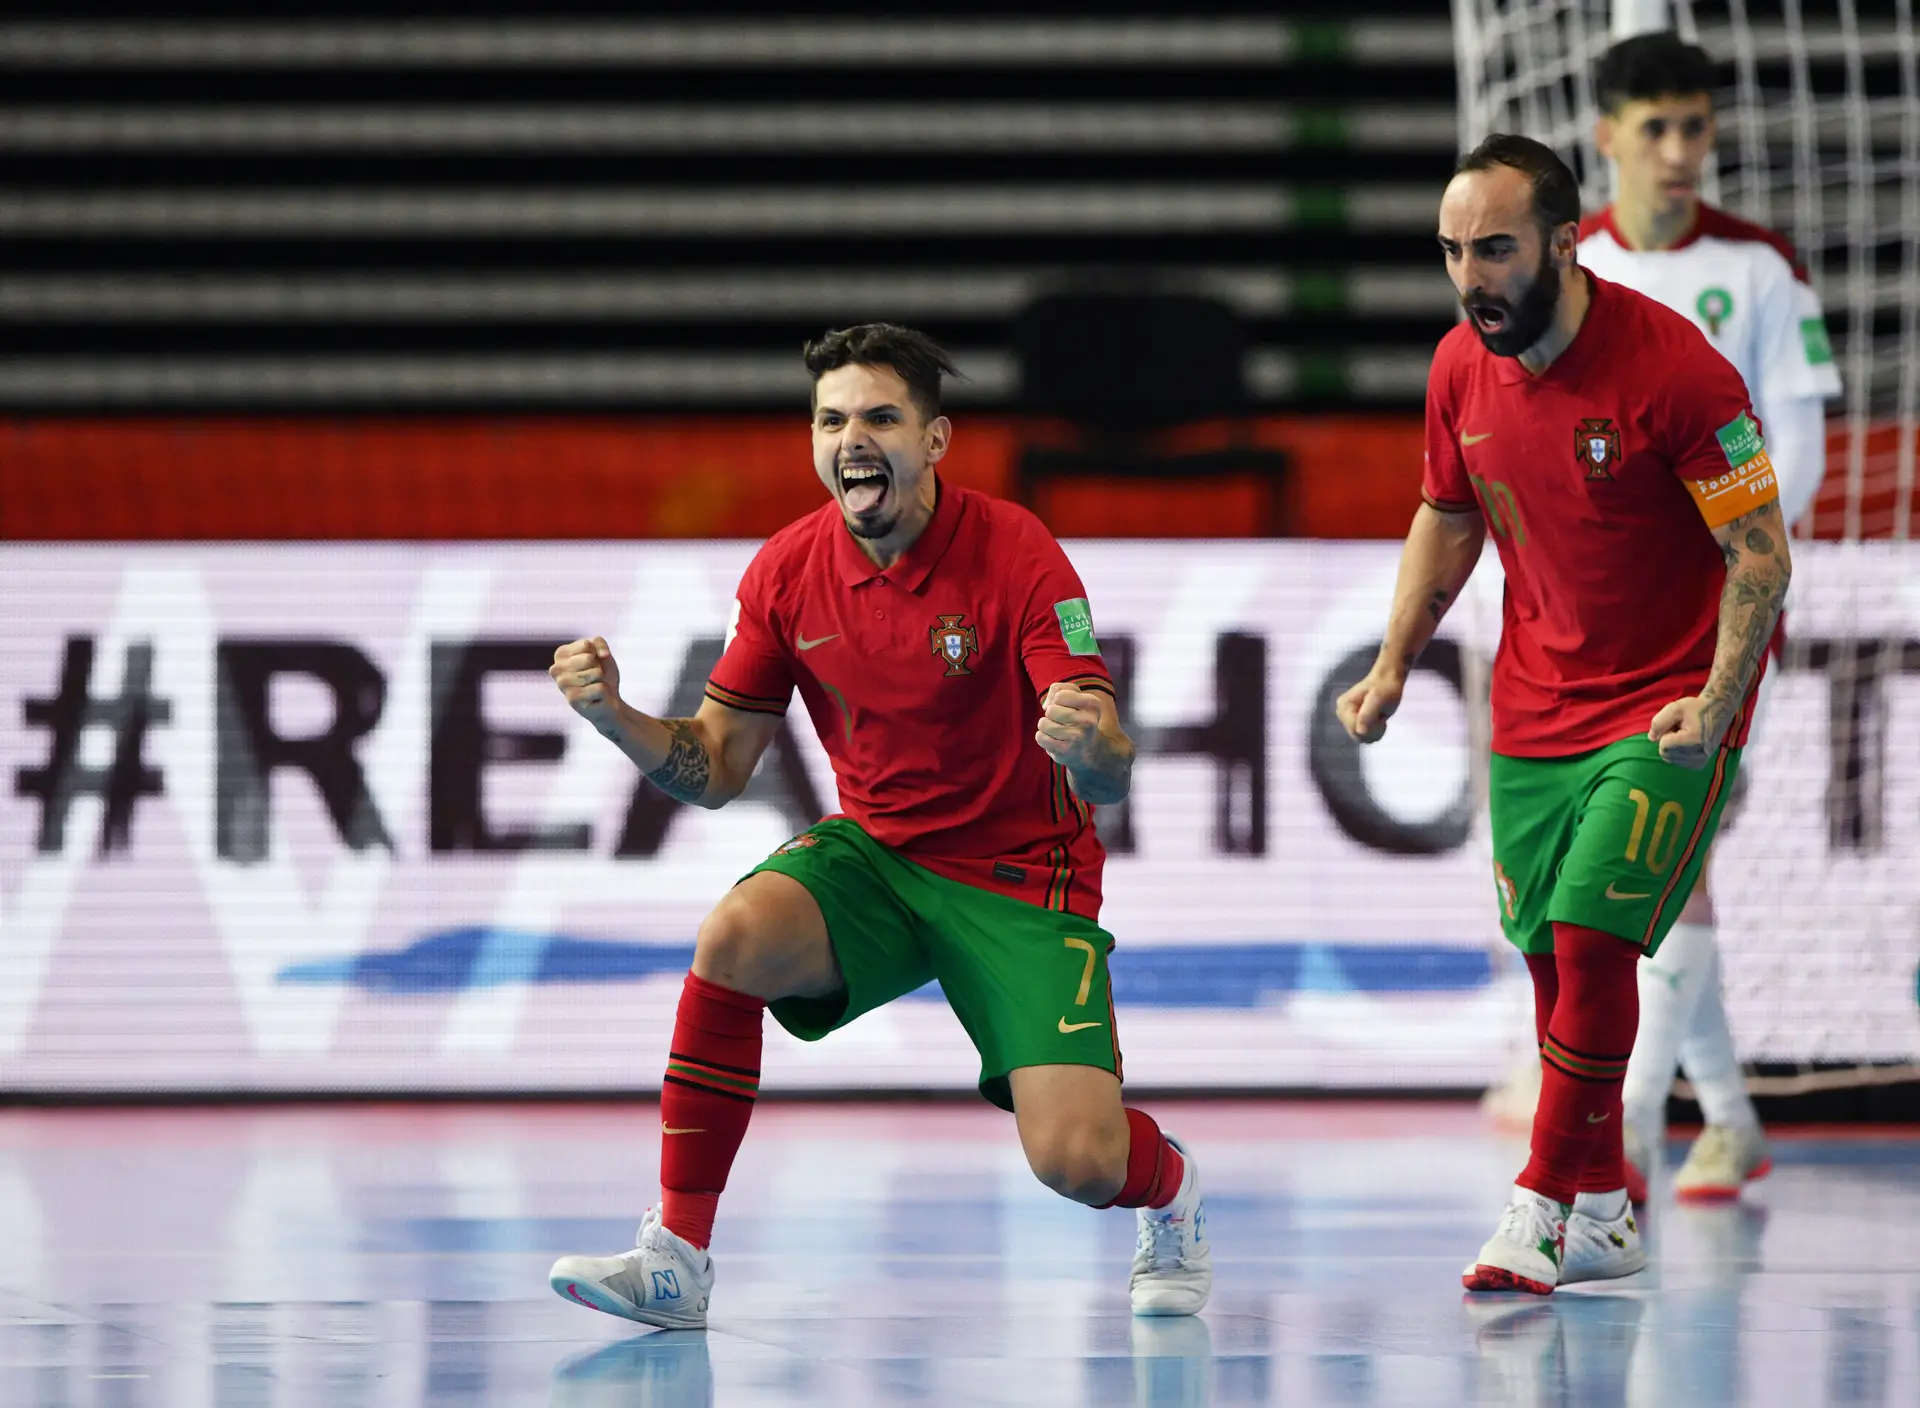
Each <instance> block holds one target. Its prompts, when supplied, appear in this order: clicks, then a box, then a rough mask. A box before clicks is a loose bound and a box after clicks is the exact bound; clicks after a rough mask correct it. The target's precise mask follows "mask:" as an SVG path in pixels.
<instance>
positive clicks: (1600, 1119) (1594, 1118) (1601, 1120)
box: [1587, 1115, 1607, 1124]
mask: <svg viewBox="0 0 1920 1408" xmlns="http://www.w3.org/2000/svg"><path fill="white" fill-rule="evenodd" d="M1606 1122H1607V1116H1605V1115H1588V1116H1587V1123H1588V1124H1605V1123H1606Z"/></svg>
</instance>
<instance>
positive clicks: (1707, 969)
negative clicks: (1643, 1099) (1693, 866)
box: [1642, 871, 1773, 1202]
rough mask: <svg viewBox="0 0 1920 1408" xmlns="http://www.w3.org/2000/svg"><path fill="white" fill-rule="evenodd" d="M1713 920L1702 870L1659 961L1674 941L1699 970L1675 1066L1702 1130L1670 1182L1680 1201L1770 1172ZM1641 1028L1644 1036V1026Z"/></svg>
mask: <svg viewBox="0 0 1920 1408" xmlns="http://www.w3.org/2000/svg"><path fill="white" fill-rule="evenodd" d="M1713 918H1714V916H1713V902H1712V900H1711V899H1710V898H1709V897H1708V893H1707V879H1706V874H1705V872H1704V871H1703V872H1702V874H1701V877H1700V884H1699V886H1698V887H1697V888H1696V889H1695V891H1694V897H1693V900H1692V901H1691V902H1689V904H1688V906H1687V912H1686V913H1685V914H1683V915H1682V916H1681V921H1680V923H1678V924H1676V925H1674V926H1673V932H1672V933H1670V934H1669V935H1668V936H1667V942H1666V943H1665V944H1664V945H1662V947H1661V950H1660V958H1661V960H1662V961H1663V962H1664V961H1665V960H1666V957H1667V950H1668V949H1669V948H1672V947H1673V946H1674V944H1675V942H1676V941H1679V942H1680V943H1681V944H1682V946H1683V948H1684V949H1686V950H1688V951H1690V952H1691V953H1692V955H1693V958H1692V961H1693V962H1694V963H1695V964H1696V965H1697V967H1698V969H1699V977H1698V986H1699V993H1698V995H1697V996H1696V998H1695V999H1694V1003H1693V1008H1692V1011H1691V1012H1690V1013H1689V1014H1688V1016H1687V1019H1686V1021H1685V1023H1684V1025H1683V1028H1682V1030H1681V1032H1680V1037H1679V1062H1680V1069H1681V1071H1683V1072H1684V1073H1685V1075H1686V1077H1687V1080H1688V1082H1689V1083H1690V1084H1691V1085H1692V1086H1693V1094H1694V1099H1695V1100H1697V1101H1698V1102H1699V1104H1700V1117H1701V1119H1702V1120H1703V1121H1704V1122H1705V1124H1706V1128H1705V1129H1704V1130H1702V1131H1701V1133H1700V1137H1699V1138H1698V1139H1696V1140H1695V1141H1694V1144H1693V1147H1692V1148H1691V1149H1690V1150H1688V1151H1687V1157H1686V1160H1685V1161H1684V1162H1683V1163H1682V1164H1681V1166H1680V1169H1679V1171H1678V1172H1677V1173H1675V1174H1674V1177H1673V1191H1674V1196H1675V1197H1677V1198H1679V1199H1680V1200H1681V1201H1683V1202H1694V1201H1708V1202H1711V1201H1714V1200H1719V1199H1727V1198H1736V1197H1738V1196H1739V1195H1740V1189H1741V1188H1742V1186H1744V1185H1745V1184H1746V1183H1748V1182H1750V1181H1752V1180H1753V1179H1757V1178H1764V1177H1765V1176H1766V1175H1767V1173H1768V1172H1769V1171H1770V1170H1771V1169H1772V1168H1773V1160H1772V1157H1771V1155H1770V1154H1769V1153H1768V1150H1767V1141H1766V1135H1765V1134H1764V1133H1763V1132H1762V1130H1761V1128H1760V1116H1759V1113H1758V1112H1757V1111H1756V1110H1755V1109H1754V1108H1753V1099H1752V1097H1751V1096H1749V1095H1748V1094H1747V1076H1746V1071H1745V1070H1744V1069H1743V1068H1742V1067H1741V1065H1740V1055H1739V1052H1738V1050H1737V1049H1736V1048H1735V1046H1734V1044H1733V1028H1732V1027H1731V1026H1730V1025H1729V1023H1728V1021H1727V1008H1726V1001H1725V998H1724V996H1723V994H1722V992H1721V980H1720V941H1719V937H1718V935H1717V934H1716V933H1715V932H1714V927H1713ZM1690 920H1691V921H1694V922H1691V923H1690V922H1689V921H1690ZM1642 1027H1643V1030H1644V1021H1643V1024H1642Z"/></svg>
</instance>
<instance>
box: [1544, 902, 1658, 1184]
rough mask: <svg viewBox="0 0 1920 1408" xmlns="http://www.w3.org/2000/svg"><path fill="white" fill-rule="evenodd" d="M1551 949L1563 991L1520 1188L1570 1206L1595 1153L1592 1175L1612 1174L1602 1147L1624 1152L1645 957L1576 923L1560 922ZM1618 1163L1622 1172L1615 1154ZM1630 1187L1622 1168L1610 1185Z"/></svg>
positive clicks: (1546, 1049) (1547, 1043) (1546, 1047)
mask: <svg viewBox="0 0 1920 1408" xmlns="http://www.w3.org/2000/svg"><path fill="white" fill-rule="evenodd" d="M1553 946H1554V960H1555V964H1556V966H1557V968H1558V969H1559V979H1560V988H1561V992H1560V994H1559V996H1558V997H1557V998H1556V1000H1555V1002H1554V1005H1553V1018H1552V1021H1551V1023H1550V1024H1549V1027H1548V1030H1547V1034H1546V1038H1545V1040H1544V1041H1543V1042H1542V1043H1541V1054H1540V1108H1539V1109H1538V1110H1537V1111H1536V1112H1535V1113H1534V1117H1533V1157H1532V1158H1530V1159H1529V1160H1528V1161H1527V1166H1526V1168H1525V1169H1523V1170H1522V1171H1521V1174H1520V1177H1519V1178H1518V1179H1517V1180H1516V1182H1518V1183H1519V1185H1520V1186H1521V1187H1522V1188H1530V1189H1532V1190H1533V1191H1534V1192H1536V1193H1542V1194H1545V1195H1546V1196H1547V1197H1549V1198H1553V1199H1555V1200H1556V1201H1558V1202H1562V1203H1571V1202H1572V1201H1573V1200H1574V1196H1575V1195H1576V1194H1577V1193H1579V1192H1580V1190H1581V1188H1582V1187H1583V1186H1584V1184H1583V1180H1584V1178H1585V1176H1586V1173H1587V1168H1588V1164H1589V1163H1590V1162H1593V1160H1594V1155H1595V1154H1596V1153H1600V1154H1601V1155H1602V1158H1601V1160H1600V1161H1599V1162H1595V1163H1594V1173H1595V1176H1596V1177H1611V1176H1612V1171H1611V1170H1609V1169H1607V1168H1606V1167H1605V1159H1606V1155H1605V1153H1604V1150H1603V1148H1602V1144H1601V1141H1602V1139H1603V1138H1605V1139H1606V1140H1607V1141H1608V1143H1609V1147H1611V1148H1612V1149H1613V1150H1615V1151H1617V1150H1618V1148H1619V1139H1620V1084H1621V1082H1622V1081H1623V1080H1624V1079H1625V1078H1626V1074H1627V1057H1628V1056H1629V1055H1631V1054H1632V1052H1633V1035H1634V1031H1635V1029H1636V1028H1637V1027H1638V1026H1639V1023H1640V989H1639V987H1638V980H1637V978H1636V975H1635V971H1634V969H1635V965H1636V964H1637V963H1638V962H1639V961H1640V952H1639V950H1638V949H1636V948H1635V947H1634V946H1633V945H1632V944H1630V943H1628V942H1627V941H1626V940H1625V939H1620V938H1616V937H1614V936H1613V935H1612V934H1603V933H1601V932H1600V931H1599V930H1598V929H1586V928H1582V927H1581V926H1579V925H1577V924H1555V925H1554V926H1553ZM1609 1126H1611V1128H1609ZM1613 1158H1614V1166H1615V1167H1616V1168H1617V1167H1618V1155H1617V1152H1616V1153H1615V1154H1614V1155H1613ZM1625 1182H1626V1178H1625V1173H1624V1170H1621V1176H1620V1177H1619V1178H1617V1179H1615V1181H1613V1182H1611V1183H1609V1184H1608V1185H1607V1187H1608V1188H1609V1189H1611V1188H1619V1187H1621V1186H1623V1185H1624V1184H1625Z"/></svg>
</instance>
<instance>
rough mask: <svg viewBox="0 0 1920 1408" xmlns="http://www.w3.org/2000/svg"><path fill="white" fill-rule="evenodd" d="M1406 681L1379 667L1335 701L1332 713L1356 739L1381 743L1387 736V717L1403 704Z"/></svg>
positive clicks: (1363, 741)
mask: <svg viewBox="0 0 1920 1408" xmlns="http://www.w3.org/2000/svg"><path fill="white" fill-rule="evenodd" d="M1405 688H1406V681H1405V680H1404V679H1401V678H1398V677H1396V676H1394V675H1393V674H1391V673H1389V672H1386V671H1383V670H1381V669H1379V668H1378V667H1375V668H1374V669H1373V670H1371V671H1369V672H1368V674H1367V677H1366V678H1365V679H1363V680H1361V681H1360V683H1359V684H1357V685H1355V686H1354V687H1353V688H1352V689H1350V690H1348V691H1347V692H1346V693H1345V694H1343V695H1341V696H1340V697H1339V699H1337V700H1335V701H1334V705H1333V712H1334V714H1335V715H1336V716H1337V717H1338V718H1339V720H1340V724H1341V727H1343V728H1345V729H1346V731H1347V732H1348V734H1350V735H1351V736H1352V737H1353V738H1354V739H1355V740H1357V741H1358V742H1361V743H1378V742H1379V741H1380V740H1381V739H1383V738H1385V737H1386V736H1387V720H1388V719H1390V718H1392V717H1393V711H1394V710H1395V709H1398V708H1399V707H1400V695H1401V692H1402V691H1403V690H1404V689H1405Z"/></svg>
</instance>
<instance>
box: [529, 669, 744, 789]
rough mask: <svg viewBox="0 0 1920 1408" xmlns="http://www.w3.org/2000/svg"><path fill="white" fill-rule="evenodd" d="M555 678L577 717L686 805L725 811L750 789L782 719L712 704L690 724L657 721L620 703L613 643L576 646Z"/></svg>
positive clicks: (552, 671) (705, 703)
mask: <svg viewBox="0 0 1920 1408" xmlns="http://www.w3.org/2000/svg"><path fill="white" fill-rule="evenodd" d="M547 673H548V674H549V675H551V676H552V677H553V682H554V683H555V684H556V685H558V686H559V687H560V692H561V693H562V694H563V695H565V696H566V700H567V703H569V704H571V705H572V706H573V708H574V711H575V712H576V713H578V714H579V715H580V716H581V717H582V718H584V719H586V720H587V721H588V722H589V723H591V724H592V725H593V726H594V728H595V729H596V730H597V731H598V732H599V733H600V735H601V736H602V737H603V738H606V739H609V740H610V741H612V743H613V744H614V745H615V746H616V747H618V748H619V749H620V751H621V752H622V753H625V754H626V755H627V757H628V758H630V759H631V760H632V761H633V765H634V766H635V767H637V768H639V769H640V771H641V772H643V773H645V774H646V775H647V779H648V780H649V781H650V782H652V783H653V784H654V785H655V786H656V787H658V788H659V789H660V790H661V791H662V792H665V793H666V794H667V795H668V796H669V797H672V798H675V799H676V800H678V801H682V802H687V803H690V804H691V805H693V806H696V807H706V808H709V809H712V808H716V807H724V806H725V805H726V804H727V803H728V802H731V801H732V800H733V799H734V798H735V797H738V796H739V795H740V793H741V792H742V791H744V790H745V788H746V785H747V779H749V778H750V777H752V776H753V770H754V768H755V767H756V766H757V765H758V764H759V762H760V755H761V754H762V753H764V752H766V750H767V745H768V744H770V743H772V742H773V738H774V735H775V734H776V733H778V732H779V731H780V722H781V718H782V716H781V715H779V714H765V713H756V712H750V711H748V710H745V709H730V708H728V707H727V706H726V705H724V704H720V703H717V702H715V701H714V700H713V699H711V698H709V699H704V700H702V701H701V703H700V709H699V712H698V713H696V714H695V715H694V716H693V717H692V718H690V719H656V718H654V717H653V716H652V715H651V714H643V713H641V712H640V710H638V709H636V708H634V707H633V706H632V705H630V704H627V703H625V702H624V701H623V700H622V699H621V698H620V666H619V664H618V663H617V662H616V661H615V660H614V658H613V652H612V651H611V650H609V649H608V648H607V643H606V641H605V640H604V639H603V638H601V637H599V636H594V637H592V638H591V639H588V640H576V641H569V642H568V643H567V644H565V645H563V646H561V647H560V648H559V649H557V650H555V651H554V652H553V664H552V665H551V666H549V667H548V669H547Z"/></svg>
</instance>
